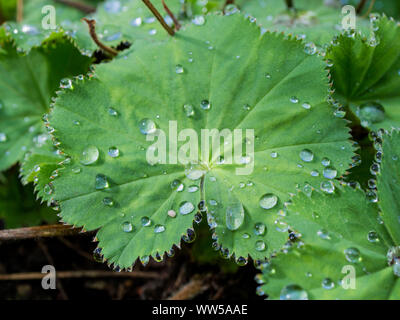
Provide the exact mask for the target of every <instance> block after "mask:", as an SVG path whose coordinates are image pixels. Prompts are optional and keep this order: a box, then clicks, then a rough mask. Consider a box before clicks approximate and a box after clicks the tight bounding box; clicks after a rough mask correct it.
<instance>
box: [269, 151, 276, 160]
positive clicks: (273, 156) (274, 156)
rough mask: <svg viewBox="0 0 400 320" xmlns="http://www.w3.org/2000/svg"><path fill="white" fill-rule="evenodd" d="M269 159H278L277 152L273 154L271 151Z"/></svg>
mask: <svg viewBox="0 0 400 320" xmlns="http://www.w3.org/2000/svg"><path fill="white" fill-rule="evenodd" d="M270 155H271V158H274V159H275V158H277V157H278V152H275V151H273V152H271V154H270Z"/></svg>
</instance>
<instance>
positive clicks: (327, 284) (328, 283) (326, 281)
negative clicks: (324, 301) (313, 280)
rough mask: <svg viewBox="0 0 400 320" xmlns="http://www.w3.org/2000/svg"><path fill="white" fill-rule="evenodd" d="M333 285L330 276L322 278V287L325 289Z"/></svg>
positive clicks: (331, 287)
mask: <svg viewBox="0 0 400 320" xmlns="http://www.w3.org/2000/svg"><path fill="white" fill-rule="evenodd" d="M334 287H335V283H334V282H333V281H332V280H331V279H330V278H325V279H324V280H322V288H324V289H326V290H330V289H333V288H334Z"/></svg>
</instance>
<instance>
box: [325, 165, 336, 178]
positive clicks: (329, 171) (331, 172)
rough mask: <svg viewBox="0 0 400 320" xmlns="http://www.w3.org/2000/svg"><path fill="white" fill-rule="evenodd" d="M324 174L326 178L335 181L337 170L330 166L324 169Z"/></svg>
mask: <svg viewBox="0 0 400 320" xmlns="http://www.w3.org/2000/svg"><path fill="white" fill-rule="evenodd" d="M322 173H323V175H324V177H325V178H327V179H334V178H336V175H337V170H336V169H335V168H334V167H331V166H328V167H325V168H324V170H323V171H322Z"/></svg>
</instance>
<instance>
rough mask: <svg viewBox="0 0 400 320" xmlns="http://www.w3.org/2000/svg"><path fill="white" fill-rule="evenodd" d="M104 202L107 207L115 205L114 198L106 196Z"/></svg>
mask: <svg viewBox="0 0 400 320" xmlns="http://www.w3.org/2000/svg"><path fill="white" fill-rule="evenodd" d="M103 203H104V205H105V206H107V207H112V206H113V205H114V200H113V199H111V198H104V199H103Z"/></svg>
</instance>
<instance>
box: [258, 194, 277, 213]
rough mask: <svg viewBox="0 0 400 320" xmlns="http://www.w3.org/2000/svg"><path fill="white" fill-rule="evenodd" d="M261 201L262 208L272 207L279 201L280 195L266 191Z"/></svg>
mask: <svg viewBox="0 0 400 320" xmlns="http://www.w3.org/2000/svg"><path fill="white" fill-rule="evenodd" d="M259 203H260V206H261V208H263V209H271V208H273V207H275V206H276V204H277V203H278V197H277V196H276V195H274V194H272V193H266V194H264V195H263V196H262V197H261V199H260V201H259Z"/></svg>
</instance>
